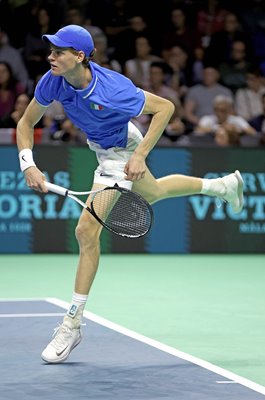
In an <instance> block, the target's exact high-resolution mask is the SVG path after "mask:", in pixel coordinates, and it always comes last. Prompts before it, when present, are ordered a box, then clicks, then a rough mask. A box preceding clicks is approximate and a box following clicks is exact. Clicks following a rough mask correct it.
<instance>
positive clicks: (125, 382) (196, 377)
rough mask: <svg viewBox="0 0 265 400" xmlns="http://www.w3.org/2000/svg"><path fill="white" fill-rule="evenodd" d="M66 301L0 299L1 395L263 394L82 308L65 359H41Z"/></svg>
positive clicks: (225, 397) (254, 399)
mask: <svg viewBox="0 0 265 400" xmlns="http://www.w3.org/2000/svg"><path fill="white" fill-rule="evenodd" d="M66 307H67V303H65V302H63V301H60V300H58V299H45V300H25V299H23V300H10V299H9V300H2V301H1V302H0V327H1V330H0V340H1V361H2V362H1V370H0V374H1V382H2V384H1V398H2V399H4V400H15V399H18V398H19V399H21V400H27V399H41V398H45V399H49V400H58V399H64V400H67V399H69V400H73V399H111V400H113V399H118V400H127V399H139V400H147V399H148V400H154V399H180V400H182V399H183V400H197V399H198V400H202V399H203V400H213V399H214V400H219V399H220V400H221V399H222V400H244V399H246V400H259V399H263V398H264V394H265V388H263V387H262V386H260V385H257V384H255V383H253V382H251V381H248V380H246V379H243V378H240V377H237V376H236V375H234V374H232V373H229V372H228V371H225V370H221V369H218V367H214V366H213V365H211V364H209V363H206V362H205V363H204V362H203V361H202V360H199V359H195V358H194V359H193V357H190V360H188V358H189V356H188V355H186V354H185V353H181V352H178V351H177V350H175V349H173V348H170V347H169V346H164V345H163V344H162V343H159V342H157V341H154V340H151V339H150V340H149V339H148V338H146V337H144V336H142V335H138V334H137V333H135V332H132V331H129V330H127V329H125V328H122V327H121V326H119V325H116V324H112V323H111V322H110V321H107V320H104V319H102V318H100V317H97V316H96V315H95V314H91V313H89V312H85V319H84V322H85V323H86V325H85V326H84V327H83V332H84V338H83V341H82V342H81V343H80V345H79V346H78V347H77V348H76V349H75V350H74V351H73V352H72V354H71V356H70V357H69V359H68V360H67V361H66V362H64V363H62V364H54V365H48V364H45V363H44V362H43V361H42V360H41V358H40V354H41V351H42V349H43V348H44V347H45V346H46V344H47V342H48V340H49V337H50V335H51V334H52V332H53V329H54V328H55V327H56V326H57V324H58V323H60V322H61V319H62V315H64V312H65V308H66ZM192 360H193V361H194V362H192ZM198 364H201V365H198ZM216 371H220V372H221V373H217V372H216ZM237 378H238V379H237Z"/></svg>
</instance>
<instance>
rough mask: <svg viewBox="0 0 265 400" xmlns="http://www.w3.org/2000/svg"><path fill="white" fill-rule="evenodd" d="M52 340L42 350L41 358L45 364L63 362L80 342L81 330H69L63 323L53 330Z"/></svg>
mask: <svg viewBox="0 0 265 400" xmlns="http://www.w3.org/2000/svg"><path fill="white" fill-rule="evenodd" d="M53 336H54V339H53V340H52V341H51V342H50V343H49V344H48V346H47V347H46V348H45V349H44V350H43V352H42V354H41V358H42V359H43V361H45V362H47V363H60V362H63V361H65V360H66V359H67V358H68V356H69V354H70V353H71V351H72V350H73V349H74V348H75V347H76V346H77V345H78V344H79V343H80V342H81V340H82V331H81V328H80V327H79V328H70V327H69V326H68V325H67V324H65V323H63V324H62V325H60V326H58V328H55V329H54V334H53Z"/></svg>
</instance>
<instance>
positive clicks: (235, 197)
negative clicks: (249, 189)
mask: <svg viewBox="0 0 265 400" xmlns="http://www.w3.org/2000/svg"><path fill="white" fill-rule="evenodd" d="M221 181H222V182H223V184H224V186H225V190H226V191H225V194H223V195H220V196H218V197H220V198H221V199H222V200H224V201H226V202H227V203H229V204H230V205H231V207H232V210H233V211H234V213H239V212H240V211H241V210H242V208H243V205H244V194H243V187H244V181H243V178H242V176H241V174H240V172H239V171H238V170H236V171H235V172H234V173H233V174H229V175H226V176H224V177H223V178H221Z"/></svg>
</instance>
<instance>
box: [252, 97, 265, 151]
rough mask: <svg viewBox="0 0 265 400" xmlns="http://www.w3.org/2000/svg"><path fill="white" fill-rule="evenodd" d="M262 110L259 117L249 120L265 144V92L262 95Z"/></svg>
mask: <svg viewBox="0 0 265 400" xmlns="http://www.w3.org/2000/svg"><path fill="white" fill-rule="evenodd" d="M261 100H262V112H261V113H260V115H258V116H257V117H255V118H253V119H252V120H250V121H249V124H250V125H251V126H252V127H253V128H254V129H255V130H256V131H257V132H258V133H259V135H260V138H261V144H262V145H265V93H264V94H263V95H262V97H261Z"/></svg>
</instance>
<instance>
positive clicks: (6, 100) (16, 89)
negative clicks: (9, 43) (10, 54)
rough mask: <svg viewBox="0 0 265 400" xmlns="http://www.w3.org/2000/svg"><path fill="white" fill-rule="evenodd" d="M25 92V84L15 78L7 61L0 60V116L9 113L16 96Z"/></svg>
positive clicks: (4, 116)
mask: <svg viewBox="0 0 265 400" xmlns="http://www.w3.org/2000/svg"><path fill="white" fill-rule="evenodd" d="M25 92H26V88H25V86H23V85H22V83H20V82H18V81H17V80H16V78H15V77H14V75H13V71H12V69H11V66H10V65H9V64H8V63H7V62H4V61H0V118H6V117H8V116H9V115H10V113H11V112H12V111H13V109H14V106H15V102H16V99H17V97H18V96H19V95H20V94H22V93H25Z"/></svg>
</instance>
